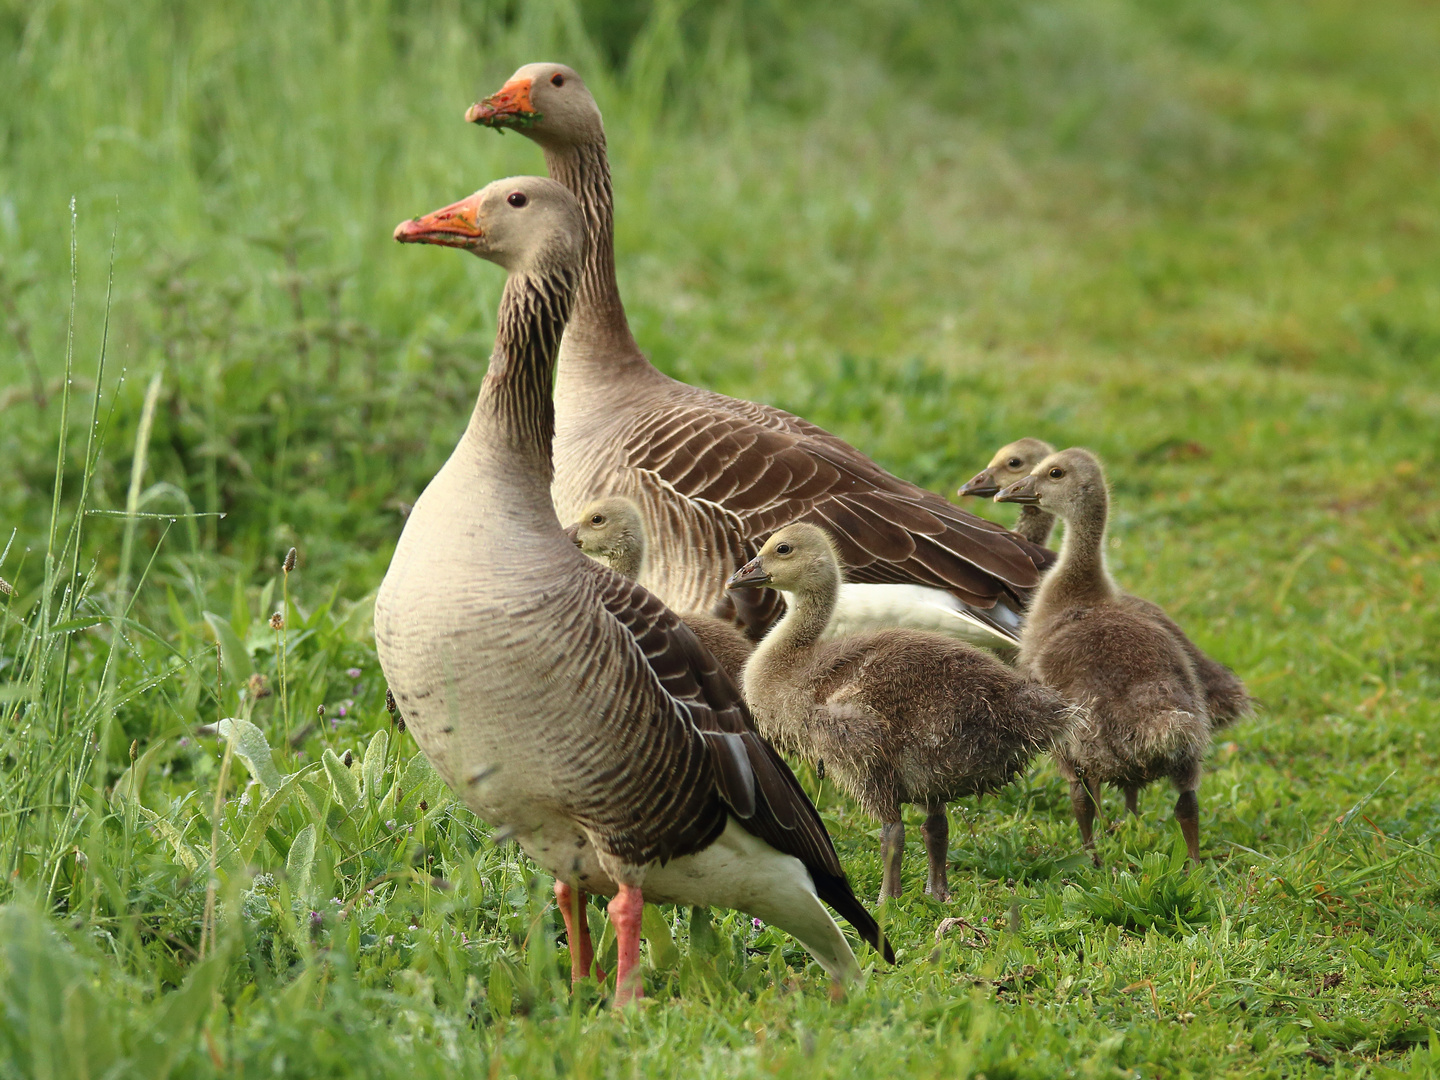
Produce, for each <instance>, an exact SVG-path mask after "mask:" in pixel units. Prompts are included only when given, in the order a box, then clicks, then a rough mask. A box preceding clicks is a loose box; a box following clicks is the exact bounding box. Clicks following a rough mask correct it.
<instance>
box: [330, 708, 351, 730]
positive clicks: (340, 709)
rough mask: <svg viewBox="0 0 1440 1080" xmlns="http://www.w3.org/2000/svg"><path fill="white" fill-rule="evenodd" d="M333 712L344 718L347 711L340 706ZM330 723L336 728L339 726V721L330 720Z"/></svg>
mask: <svg viewBox="0 0 1440 1080" xmlns="http://www.w3.org/2000/svg"><path fill="white" fill-rule="evenodd" d="M335 711H336V712H337V713H339V714H340V715H341V716H344V715H345V714H346V713H347V712H348V711H349V710H348V709H346V708H345V706H344V705H341V706H340V707H339V708H338V709H336V710H335ZM330 723H331V724H333V725H335V726H337V727H338V726H339V724H340V721H339V720H331V721H330Z"/></svg>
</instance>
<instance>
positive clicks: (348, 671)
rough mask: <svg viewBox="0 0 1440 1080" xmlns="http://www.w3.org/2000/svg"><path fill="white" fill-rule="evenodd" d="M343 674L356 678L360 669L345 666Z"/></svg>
mask: <svg viewBox="0 0 1440 1080" xmlns="http://www.w3.org/2000/svg"><path fill="white" fill-rule="evenodd" d="M345 674H346V675H348V676H349V677H350V678H352V679H358V678H359V677H360V669H359V668H358V667H352V668H346V669H345Z"/></svg>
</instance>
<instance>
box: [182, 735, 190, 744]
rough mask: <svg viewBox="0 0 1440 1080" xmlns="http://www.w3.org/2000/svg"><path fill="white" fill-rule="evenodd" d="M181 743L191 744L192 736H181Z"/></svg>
mask: <svg viewBox="0 0 1440 1080" xmlns="http://www.w3.org/2000/svg"><path fill="white" fill-rule="evenodd" d="M180 745H181V746H189V745H190V736H188V735H184V736H181V738H180Z"/></svg>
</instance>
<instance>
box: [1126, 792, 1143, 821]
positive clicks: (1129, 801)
mask: <svg viewBox="0 0 1440 1080" xmlns="http://www.w3.org/2000/svg"><path fill="white" fill-rule="evenodd" d="M1125 809H1126V810H1127V811H1128V812H1129V813H1132V814H1134V815H1135V816H1136V817H1139V816H1140V789H1139V788H1133V787H1127V788H1126V789H1125Z"/></svg>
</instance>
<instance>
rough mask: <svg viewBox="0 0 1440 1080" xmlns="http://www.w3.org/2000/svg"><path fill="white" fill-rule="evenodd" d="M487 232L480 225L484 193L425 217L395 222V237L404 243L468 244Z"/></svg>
mask: <svg viewBox="0 0 1440 1080" xmlns="http://www.w3.org/2000/svg"><path fill="white" fill-rule="evenodd" d="M484 235H485V230H484V229H482V228H481V227H480V193H479V192H478V191H477V192H476V193H475V194H474V195H471V196H470V197H469V198H468V199H461V200H460V201H459V202H457V203H451V204H450V205H449V206H447V207H445V208H444V209H443V210H436V211H434V212H433V213H429V214H426V215H425V216H424V217H417V218H411V219H410V220H409V221H402V222H401V223H400V224H399V225H397V226H395V239H396V240H398V241H400V243H402V244H439V245H440V246H441V247H458V248H468V247H470V246H471V241H473V240H478V239H480V238H481V237H482V236H484Z"/></svg>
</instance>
